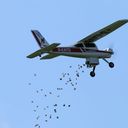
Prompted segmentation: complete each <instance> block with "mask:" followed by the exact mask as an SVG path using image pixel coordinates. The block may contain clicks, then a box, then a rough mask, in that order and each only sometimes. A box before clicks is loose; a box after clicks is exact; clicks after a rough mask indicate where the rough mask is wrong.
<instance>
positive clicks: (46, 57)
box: [40, 53, 59, 60]
mask: <svg viewBox="0 0 128 128" xmlns="http://www.w3.org/2000/svg"><path fill="white" fill-rule="evenodd" d="M57 56H59V55H57V54H54V53H52V54H48V55H46V56H43V57H42V58H40V60H43V59H52V58H55V57H57Z"/></svg>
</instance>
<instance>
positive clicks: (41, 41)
mask: <svg viewBox="0 0 128 128" xmlns="http://www.w3.org/2000/svg"><path fill="white" fill-rule="evenodd" d="M31 32H32V34H33V36H34V38H35V39H36V41H37V43H38V45H39V47H40V48H45V47H47V46H48V45H49V43H48V42H47V41H46V39H45V38H44V37H43V36H42V35H41V33H40V32H39V31H38V30H31Z"/></svg>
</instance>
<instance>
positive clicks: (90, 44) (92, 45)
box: [85, 43, 96, 47]
mask: <svg viewBox="0 0 128 128" xmlns="http://www.w3.org/2000/svg"><path fill="white" fill-rule="evenodd" d="M85 47H96V45H95V44H94V43H86V44H85Z"/></svg>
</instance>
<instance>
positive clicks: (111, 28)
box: [74, 19, 128, 46]
mask: <svg viewBox="0 0 128 128" xmlns="http://www.w3.org/2000/svg"><path fill="white" fill-rule="evenodd" d="M127 22H128V20H127V19H124V20H118V21H116V22H114V23H112V24H110V25H108V26H106V27H104V28H102V29H100V30H98V31H96V32H94V33H92V34H90V35H89V36H87V37H85V38H83V39H82V40H80V41H78V42H77V43H76V44H75V45H74V46H77V44H82V43H83V44H86V43H93V42H95V41H97V40H99V39H100V38H102V37H104V36H106V35H108V34H110V33H111V32H113V31H115V30H116V29H118V28H119V27H121V26H122V25H124V24H126V23H127Z"/></svg>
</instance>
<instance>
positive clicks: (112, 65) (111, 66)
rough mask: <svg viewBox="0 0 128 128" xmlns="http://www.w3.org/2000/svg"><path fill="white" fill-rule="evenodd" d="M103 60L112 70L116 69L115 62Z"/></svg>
mask: <svg viewBox="0 0 128 128" xmlns="http://www.w3.org/2000/svg"><path fill="white" fill-rule="evenodd" d="M103 60H104V61H105V62H107V63H108V65H109V67H110V68H114V63H113V62H108V61H107V60H106V59H103Z"/></svg>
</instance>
